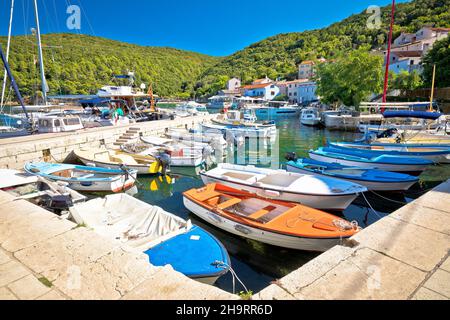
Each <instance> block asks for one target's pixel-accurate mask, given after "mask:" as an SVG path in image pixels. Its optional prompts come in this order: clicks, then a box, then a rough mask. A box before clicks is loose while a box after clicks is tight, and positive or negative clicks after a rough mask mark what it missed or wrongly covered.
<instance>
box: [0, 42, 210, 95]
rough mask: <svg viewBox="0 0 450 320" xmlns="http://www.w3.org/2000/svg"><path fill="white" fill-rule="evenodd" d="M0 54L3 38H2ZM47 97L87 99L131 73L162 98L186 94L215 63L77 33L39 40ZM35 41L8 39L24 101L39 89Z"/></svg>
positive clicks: (192, 55)
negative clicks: (115, 78) (84, 96)
mask: <svg viewBox="0 0 450 320" xmlns="http://www.w3.org/2000/svg"><path fill="white" fill-rule="evenodd" d="M0 43H1V44H2V46H3V48H4V50H5V47H6V38H5V37H1V38H0ZM42 43H43V46H44V49H43V51H44V62H45V68H46V70H45V71H46V76H47V82H48V86H49V89H50V94H92V93H94V94H95V93H96V92H97V90H98V89H99V88H100V87H102V86H104V85H106V84H110V83H111V79H112V76H113V75H115V74H122V73H125V72H127V71H135V73H136V77H137V81H136V82H137V84H138V85H139V84H140V83H141V82H144V83H145V84H146V85H148V84H149V83H153V87H154V90H155V92H156V93H157V94H159V95H162V96H175V95H181V96H182V95H183V94H184V95H186V93H184V92H187V95H190V92H191V91H192V85H193V83H195V81H194V80H195V79H196V78H198V77H199V76H200V74H201V72H202V71H204V70H205V69H206V68H208V67H210V66H211V65H213V64H215V63H217V61H218V58H215V57H211V56H207V55H203V54H198V53H194V52H188V51H182V50H177V49H172V48H162V47H143V46H137V45H132V44H127V43H123V42H118V41H112V40H107V39H103V38H99V37H92V36H85V35H77V34H49V35H43V36H42ZM37 57H38V53H37V46H36V41H35V37H34V36H31V35H29V36H17V37H13V39H12V44H11V53H10V64H11V67H12V70H13V72H14V75H15V77H16V78H17V82H18V83H19V86H20V90H21V91H22V93H23V94H24V95H26V96H29V95H34V94H35V93H36V91H39V90H40V88H41V85H40V76H39V65H38V64H37V63H36V62H37V60H38V58H37Z"/></svg>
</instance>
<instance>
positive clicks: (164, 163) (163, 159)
mask: <svg viewBox="0 0 450 320" xmlns="http://www.w3.org/2000/svg"><path fill="white" fill-rule="evenodd" d="M155 158H156V159H157V160H158V163H159V166H160V167H162V171H161V173H162V175H164V176H165V175H166V173H167V168H169V166H170V162H171V160H172V158H171V157H170V154H168V153H167V152H162V153H160V154H159V155H158V156H156V157H155Z"/></svg>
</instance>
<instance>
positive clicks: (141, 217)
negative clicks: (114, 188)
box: [70, 194, 191, 252]
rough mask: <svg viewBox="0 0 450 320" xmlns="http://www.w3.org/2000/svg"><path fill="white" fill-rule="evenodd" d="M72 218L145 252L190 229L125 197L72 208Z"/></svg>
mask: <svg viewBox="0 0 450 320" xmlns="http://www.w3.org/2000/svg"><path fill="white" fill-rule="evenodd" d="M70 211H71V214H72V218H73V219H74V220H75V222H76V223H78V224H85V225H86V226H87V227H89V228H92V229H94V231H95V232H97V233H98V234H100V235H102V236H104V237H106V238H108V239H110V240H112V241H120V242H121V243H124V244H127V245H128V246H130V247H132V248H135V249H137V250H139V251H140V252H143V251H146V250H148V249H150V248H152V247H154V246H155V245H157V244H159V243H161V242H164V241H166V240H168V239H170V238H172V237H174V236H176V235H178V234H181V233H184V232H186V231H187V230H189V229H190V228H191V223H190V221H187V222H186V221H185V220H183V219H181V218H179V217H177V216H175V215H173V214H171V213H168V212H166V211H164V210H163V209H161V208H159V207H157V206H152V205H149V204H147V203H145V202H142V201H140V200H138V199H136V198H133V197H131V196H129V195H127V194H115V195H109V196H106V197H105V198H97V199H94V200H91V201H88V202H86V203H83V204H79V205H76V206H74V207H73V208H72V209H71V210H70Z"/></svg>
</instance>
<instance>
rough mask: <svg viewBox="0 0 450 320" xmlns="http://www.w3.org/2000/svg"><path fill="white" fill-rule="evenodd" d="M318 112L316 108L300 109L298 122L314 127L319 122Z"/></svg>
mask: <svg viewBox="0 0 450 320" xmlns="http://www.w3.org/2000/svg"><path fill="white" fill-rule="evenodd" d="M320 119H321V118H320V113H319V110H318V109H317V108H305V109H303V110H302V113H301V116H300V122H301V123H302V124H303V125H305V126H311V127H315V126H318V125H319V124H320Z"/></svg>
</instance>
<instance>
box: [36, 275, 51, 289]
mask: <svg viewBox="0 0 450 320" xmlns="http://www.w3.org/2000/svg"><path fill="white" fill-rule="evenodd" d="M38 280H39V282H40V283H42V284H43V285H44V286H46V287H48V288H51V287H53V283H52V282H51V281H50V280H48V279H47V278H46V277H42V278H39V279H38Z"/></svg>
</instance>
